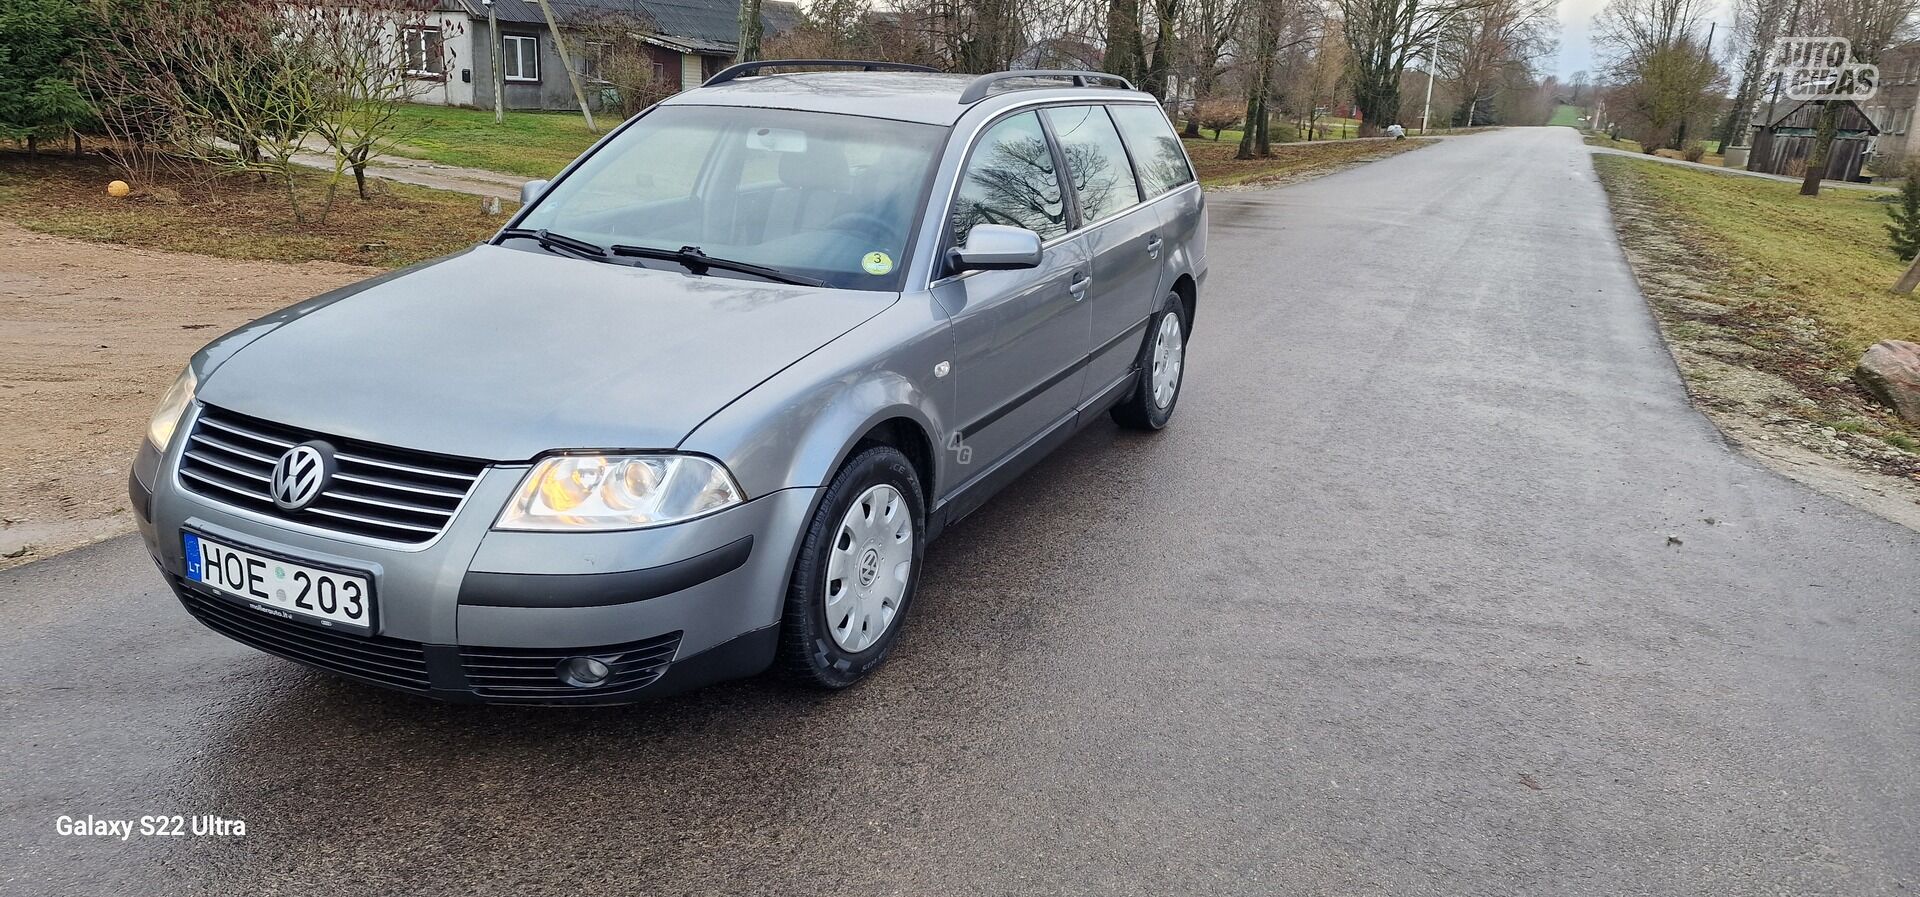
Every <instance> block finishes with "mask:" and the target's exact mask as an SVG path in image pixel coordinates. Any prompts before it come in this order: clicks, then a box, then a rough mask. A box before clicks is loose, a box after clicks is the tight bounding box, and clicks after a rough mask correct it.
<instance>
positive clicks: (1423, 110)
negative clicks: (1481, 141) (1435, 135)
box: [1420, 35, 1473, 137]
mask: <svg viewBox="0 0 1920 897" xmlns="http://www.w3.org/2000/svg"><path fill="white" fill-rule="evenodd" d="M1439 43H1440V40H1439V36H1438V35H1435V37H1434V40H1433V41H1432V42H1431V43H1429V44H1427V102H1426V104H1425V105H1423V106H1421V107H1420V136H1422V137H1425V136H1427V116H1428V115H1429V114H1431V113H1432V112H1433V54H1434V50H1435V47H1436V46H1437V45H1438V44H1439ZM1467 124H1469V125H1471V124H1473V122H1467Z"/></svg>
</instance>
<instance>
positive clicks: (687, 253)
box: [613, 244, 827, 287]
mask: <svg viewBox="0 0 1920 897" xmlns="http://www.w3.org/2000/svg"><path fill="white" fill-rule="evenodd" d="M613 254H614V255H619V256H628V257H632V258H643V259H660V260H661V261H667V262H679V263H680V264H682V265H685V266H686V268H687V270H688V271H692V272H693V273H695V274H705V273H707V269H708V268H719V269H721V270H723V271H738V272H740V273H741V274H751V275H753V276H755V277H764V278H766V279H768V280H771V281H774V282H776V283H790V284H794V285H796V286H803V287H824V286H826V285H827V282H826V281H824V280H815V279H813V278H811V277H801V276H800V275H798V274H788V273H787V272H785V271H782V270H780V269H779V268H769V267H767V266H765V265H756V264H753V263H751V262H736V261H734V260H732V259H723V258H715V257H713V256H710V255H708V254H706V253H704V252H701V251H700V247H698V246H682V247H680V248H679V249H658V248H655V247H652V246H621V245H618V244H615V245H614V247H613Z"/></svg>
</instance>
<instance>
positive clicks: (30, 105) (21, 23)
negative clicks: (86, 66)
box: [0, 0, 93, 147]
mask: <svg viewBox="0 0 1920 897" xmlns="http://www.w3.org/2000/svg"><path fill="white" fill-rule="evenodd" d="M85 22H86V18H85V10H84V8H83V7H82V6H81V5H80V4H78V3H75V2H73V0H6V2H4V3H0V139H7V140H23V141H26V142H27V145H28V146H29V147H31V146H33V145H34V144H35V143H37V142H38V141H40V140H47V139H60V138H63V137H65V136H66V135H67V134H68V133H69V132H71V131H72V130H74V129H76V128H79V127H81V126H83V125H84V124H86V123H87V121H88V120H90V119H91V118H92V115H93V110H92V108H91V107H89V106H88V105H87V101H86V98H85V97H83V96H82V95H81V93H80V90H79V88H78V87H76V86H75V85H74V80H73V71H72V66H73V61H74V57H75V56H77V55H78V54H79V50H80V39H81V38H80V34H81V31H82V29H83V27H84V26H85Z"/></svg>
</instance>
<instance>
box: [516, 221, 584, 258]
mask: <svg viewBox="0 0 1920 897" xmlns="http://www.w3.org/2000/svg"><path fill="white" fill-rule="evenodd" d="M500 236H501V237H505V238H511V237H522V238H525V239H528V240H532V241H534V242H536V243H539V244H540V247H541V248H542V249H562V250H565V251H567V252H571V253H573V254H574V255H577V256H581V257H583V258H589V259H598V260H601V261H605V260H606V257H607V251H606V250H605V249H602V248H600V245H599V244H598V243H589V242H587V241H585V240H582V239H580V238H578V237H569V236H567V235H566V234H556V233H554V232H553V231H550V230H547V229H546V228H541V229H539V230H529V229H527V228H524V227H510V228H507V229H506V230H503V231H501V232H500Z"/></svg>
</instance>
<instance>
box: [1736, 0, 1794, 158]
mask: <svg viewBox="0 0 1920 897" xmlns="http://www.w3.org/2000/svg"><path fill="white" fill-rule="evenodd" d="M1797 6H1798V3H1796V2H1795V0H1734V3H1733V27H1732V28H1731V29H1730V34H1731V42H1730V46H1729V47H1728V49H1729V50H1730V51H1731V52H1730V53H1729V54H1728V58H1730V59H1737V60H1739V65H1740V81H1739V86H1738V87H1736V88H1735V89H1734V92H1733V107H1732V108H1731V109H1729V110H1728V111H1727V116H1726V118H1725V119H1723V120H1722V121H1721V125H1720V145H1721V146H1732V145H1735V144H1739V143H1743V142H1745V138H1746V136H1747V127H1748V125H1749V124H1751V123H1752V120H1753V107H1754V105H1755V104H1756V103H1757V102H1759V99H1760V91H1761V90H1762V89H1763V88H1764V87H1765V84H1766V81H1767V68H1768V64H1769V63H1770V62H1771V61H1772V59H1773V51H1774V46H1775V45H1776V44H1778V43H1779V40H1780V34H1781V29H1782V28H1784V27H1786V24H1787V17H1788V15H1789V14H1790V12H1791V13H1797V12H1798V9H1797Z"/></svg>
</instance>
